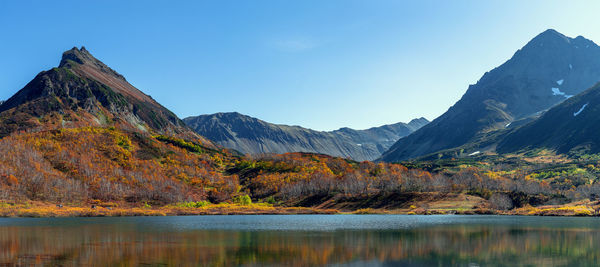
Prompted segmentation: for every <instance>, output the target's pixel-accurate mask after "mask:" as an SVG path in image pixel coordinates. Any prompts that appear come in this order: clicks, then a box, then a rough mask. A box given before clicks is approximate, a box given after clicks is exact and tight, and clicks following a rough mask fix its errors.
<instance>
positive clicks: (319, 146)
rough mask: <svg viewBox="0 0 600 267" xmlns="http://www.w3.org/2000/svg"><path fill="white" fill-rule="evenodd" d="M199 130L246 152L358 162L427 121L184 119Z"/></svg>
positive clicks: (234, 116)
mask: <svg viewBox="0 0 600 267" xmlns="http://www.w3.org/2000/svg"><path fill="white" fill-rule="evenodd" d="M184 122H185V123H187V124H188V125H189V126H190V127H191V128H193V129H194V130H196V132H197V133H199V134H201V135H203V136H206V137H207V138H209V139H211V140H212V141H214V142H216V143H218V144H220V145H222V146H224V147H227V148H231V149H235V150H237V151H240V152H242V153H247V154H262V153H286V152H314V153H322V154H327V155H332V156H340V157H347V158H351V159H354V160H358V161H363V160H373V159H376V158H378V157H379V156H380V155H381V153H383V151H385V150H386V149H387V148H389V146H391V145H392V144H393V143H394V142H395V141H396V140H398V139H399V138H400V137H403V136H406V135H408V134H410V133H412V132H413V131H415V130H417V129H419V128H420V127H422V126H423V125H425V124H427V123H428V122H429V121H427V120H426V119H425V118H420V119H415V120H412V121H411V122H410V123H397V124H391V125H385V126H381V127H374V128H370V129H367V130H353V129H350V128H342V129H339V130H336V131H331V132H322V131H314V130H311V129H306V128H302V127H298V126H287V125H277V124H272V123H268V122H265V121H262V120H259V119H256V118H252V117H249V116H245V115H242V114H239V113H235V112H232V113H217V114H212V115H202V116H196V117H188V118H185V119H184Z"/></svg>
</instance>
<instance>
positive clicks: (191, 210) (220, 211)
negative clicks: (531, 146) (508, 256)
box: [0, 202, 599, 218]
mask: <svg viewBox="0 0 600 267" xmlns="http://www.w3.org/2000/svg"><path fill="white" fill-rule="evenodd" d="M301 214H306V215H308V214H338V215H343V214H354V215H361V214H365V215H366V214H379V215H499V216H502V215H508V216H510V215H522V216H564V217H597V216H598V215H599V214H598V213H596V212H595V210H594V209H593V208H592V207H590V206H586V205H584V204H582V203H570V204H567V205H554V206H540V207H531V206H526V207H521V208H516V209H513V210H506V211H503V210H494V209H485V208H472V209H464V208H444V209H424V208H409V209H372V208H365V209H357V210H338V209H322V208H311V207H281V206H273V205H270V204H266V203H255V204H248V205H238V204H225V203H222V204H210V205H207V206H204V207H177V206H169V205H167V206H162V207H134V206H130V207H118V206H96V207H91V206H89V207H82V206H61V207H59V206H58V205H56V204H51V203H40V202H36V203H25V204H12V205H11V204H5V203H4V204H3V205H1V206H0V218H54V217H123V216H194V215H301Z"/></svg>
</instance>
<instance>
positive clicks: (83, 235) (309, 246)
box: [0, 215, 600, 266]
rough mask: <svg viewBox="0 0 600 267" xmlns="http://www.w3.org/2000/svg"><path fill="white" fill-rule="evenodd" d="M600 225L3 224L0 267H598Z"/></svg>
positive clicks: (377, 220)
mask: <svg viewBox="0 0 600 267" xmlns="http://www.w3.org/2000/svg"><path fill="white" fill-rule="evenodd" d="M597 262H600V219H597V218H568V217H521V216H458V215H440V216H418V215H240V216H185V217H121V218H117V217H114V218H42V219H32V218H3V219H0V266H3V265H35V264H38V265H66V266H86V265H87V266H92V265H93V266H98V265H112V266H115V265H116V266H119V265H124V266H139V265H152V266H156V265H169V266H172V265H175V266H265V265H268V266H281V265H285V266H319V265H326V266H327V265H328V266H365V265H371V266H397V265H403V266H538V265H539V266H595V265H596V263H597Z"/></svg>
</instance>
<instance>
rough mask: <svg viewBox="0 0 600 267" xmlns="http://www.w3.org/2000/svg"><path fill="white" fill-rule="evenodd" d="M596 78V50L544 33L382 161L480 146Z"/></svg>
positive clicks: (599, 71) (599, 74) (599, 60)
mask: <svg viewBox="0 0 600 267" xmlns="http://www.w3.org/2000/svg"><path fill="white" fill-rule="evenodd" d="M599 78H600V47H598V46H597V45H596V44H595V43H593V42H592V41H590V40H587V39H585V38H583V37H581V36H579V37H577V38H569V37H566V36H564V35H562V34H560V33H558V32H556V31H554V30H547V31H545V32H543V33H541V34H540V35H538V36H536V37H535V38H533V39H532V40H531V41H530V42H529V43H527V45H525V46H524V47H523V48H522V49H520V50H518V51H517V52H516V53H515V54H514V55H513V57H512V58H511V59H510V60H508V61H507V62H505V63H504V64H502V65H501V66H499V67H497V68H495V69H493V70H492V71H490V72H487V73H485V74H484V75H483V77H482V78H481V79H480V80H479V81H478V82H477V83H476V84H475V85H471V86H469V88H468V90H467V92H466V93H465V94H464V95H463V97H462V98H461V99H460V100H459V101H458V102H457V103H456V104H454V105H453V106H452V107H450V108H449V109H448V111H447V112H445V113H444V114H442V115H441V116H440V117H438V118H436V119H435V120H433V121H432V122H431V123H429V124H428V125H426V126H424V127H423V128H421V129H419V130H417V131H416V132H414V133H413V134H411V135H409V136H407V137H405V138H401V139H400V140H399V141H398V142H397V143H395V144H394V145H393V146H392V147H391V148H390V149H389V150H388V151H386V152H385V153H384V154H383V156H382V157H381V159H382V160H384V161H388V162H392V161H401V160H406V159H411V158H416V157H419V156H423V155H428V154H432V153H436V152H438V151H442V150H447V149H452V148H456V147H459V146H462V145H464V144H466V143H469V142H479V141H478V140H480V139H482V136H485V135H489V134H490V133H491V132H493V131H495V130H498V129H503V128H505V127H508V126H509V125H510V123H512V122H513V121H519V120H522V119H524V118H527V117H530V116H533V115H535V114H536V113H538V112H540V111H543V110H546V109H548V108H550V107H552V106H554V105H556V104H558V103H561V102H562V101H564V100H566V99H568V98H569V97H571V96H572V95H576V94H578V93H580V92H582V91H583V90H585V89H586V88H589V87H590V86H592V85H593V84H595V83H596V82H597V81H598V79H599ZM483 138H484V139H485V137H483Z"/></svg>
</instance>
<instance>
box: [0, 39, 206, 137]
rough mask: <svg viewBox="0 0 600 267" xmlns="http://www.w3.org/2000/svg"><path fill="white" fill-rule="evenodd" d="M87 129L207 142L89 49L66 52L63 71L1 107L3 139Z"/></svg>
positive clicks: (46, 75) (45, 74) (41, 77)
mask: <svg viewBox="0 0 600 267" xmlns="http://www.w3.org/2000/svg"><path fill="white" fill-rule="evenodd" d="M50 118H52V119H50ZM48 121H50V122H48ZM81 126H116V127H120V128H123V129H127V130H132V131H142V132H150V133H160V134H168V135H183V136H185V137H190V138H199V139H201V137H200V136H198V135H197V134H195V133H194V132H193V131H192V130H190V129H189V128H187V127H186V126H185V123H183V121H181V120H180V119H179V118H177V116H176V115H175V114H173V113H172V112H171V111H169V110H168V109H166V108H165V107H163V106H162V105H160V104H159V103H158V102H156V101H155V100H154V99H152V98H151V97H150V96H148V95H146V94H144V93H143V92H142V91H140V90H138V89H137V88H135V87H134V86H133V85H131V84H129V83H128V82H127V81H126V80H125V78H124V77H123V76H122V75H120V74H119V73H117V72H116V71H114V70H113V69H111V68H110V67H108V66H107V65H106V64H104V63H102V62H101V61H100V60H98V59H97V58H95V57H94V56H93V55H92V54H91V53H90V52H89V51H88V50H87V49H86V48H85V47H81V48H77V47H74V48H73V49H70V50H68V51H66V52H64V53H63V55H62V59H61V61H60V64H59V66H58V67H57V68H52V69H50V70H47V71H42V72H40V73H39V74H38V75H37V76H36V77H35V78H34V79H33V80H32V81H31V82H29V83H28V84H27V85H26V86H25V87H24V88H22V89H21V90H19V91H18V92H17V93H16V94H15V95H13V96H12V97H10V98H9V99H8V100H7V101H6V103H5V104H3V105H1V106H0V136H2V135H7V134H10V133H11V132H14V131H18V130H29V129H38V130H44V129H54V128H60V127H81Z"/></svg>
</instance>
